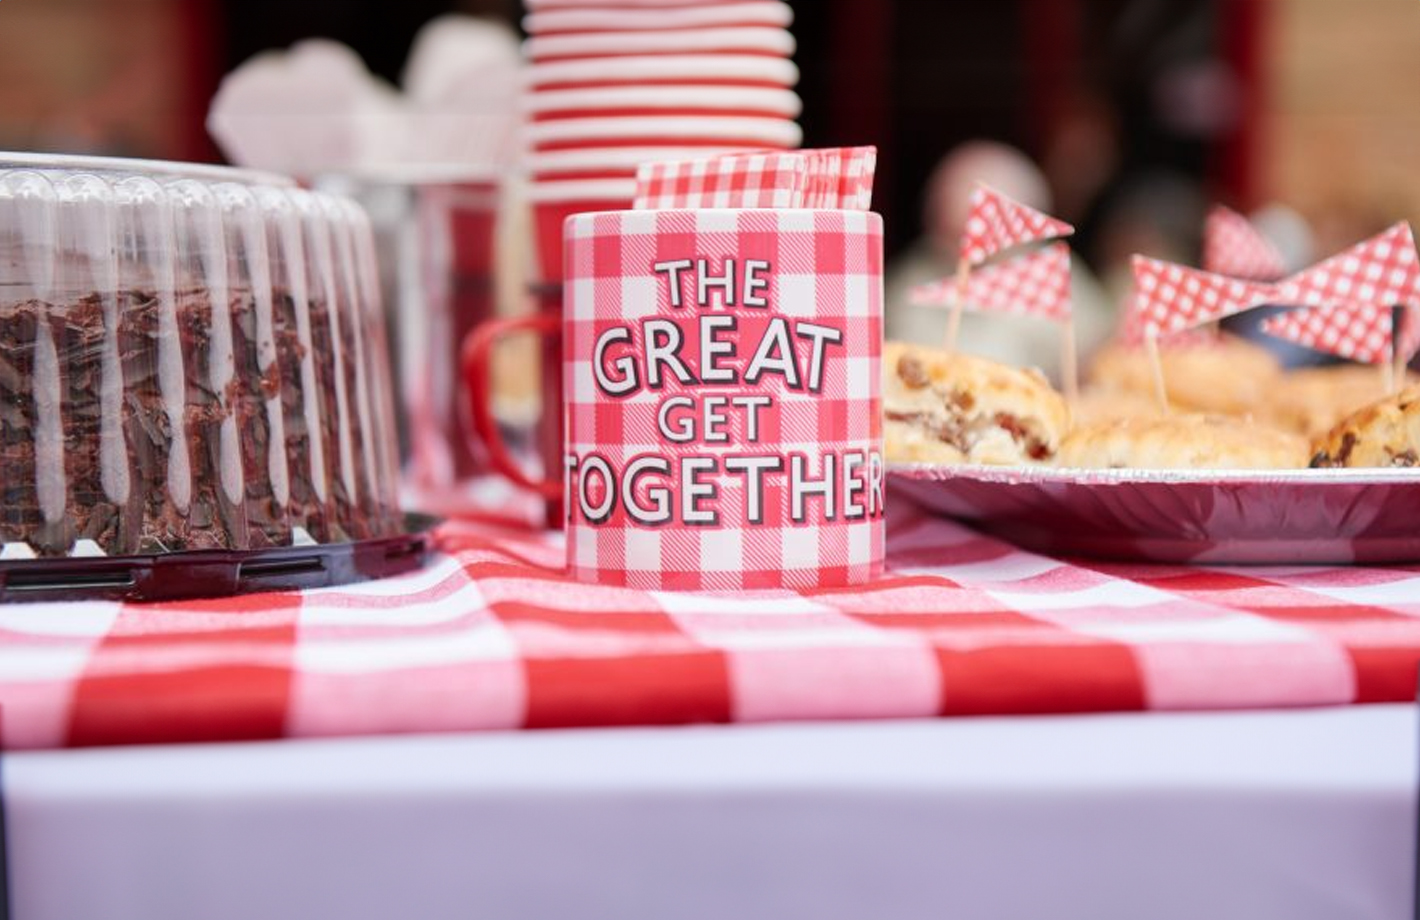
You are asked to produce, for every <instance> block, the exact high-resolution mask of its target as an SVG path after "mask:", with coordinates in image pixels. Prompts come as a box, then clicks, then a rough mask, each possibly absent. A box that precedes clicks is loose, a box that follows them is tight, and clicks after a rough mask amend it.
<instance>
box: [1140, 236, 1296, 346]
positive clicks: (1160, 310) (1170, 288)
mask: <svg viewBox="0 0 1420 920" xmlns="http://www.w3.org/2000/svg"><path fill="white" fill-rule="evenodd" d="M1132 268H1133V272H1134V291H1133V294H1132V296H1131V297H1130V300H1129V308H1128V310H1127V311H1126V313H1125V317H1124V322H1123V327H1122V328H1123V334H1124V336H1125V338H1126V339H1128V340H1130V341H1137V340H1138V339H1139V338H1140V337H1142V336H1145V335H1147V334H1149V332H1151V331H1152V332H1153V333H1154V334H1155V335H1157V336H1158V337H1160V338H1165V337H1168V336H1171V335H1174V334H1176V333H1180V332H1183V331H1184V330H1187V329H1191V328H1194V327H1196V326H1201V325H1203V324H1204V323H1212V322H1217V321H1218V320H1220V319H1222V318H1223V317H1225V316H1232V315H1233V314H1235V313H1241V312H1243V311H1244V310H1250V309H1252V308H1253V307H1260V306H1264V305H1266V304H1269V303H1277V302H1278V301H1277V300H1276V299H1275V298H1276V296H1277V291H1276V289H1275V288H1274V287H1273V286H1272V285H1268V284H1258V283H1254V282H1250V281H1240V280H1238V279H1236V278H1225V277H1223V276H1222V275H1215V274H1213V273H1212V272H1205V271H1202V270H1200V269H1196V268H1188V267H1187V266H1184V265H1178V264H1176V263H1174V262H1165V261H1163V260H1162V259H1151V258H1148V257H1147V256H1139V255H1136V256H1135V257H1134V259H1133V263H1132Z"/></svg>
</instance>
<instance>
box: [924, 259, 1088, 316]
mask: <svg viewBox="0 0 1420 920" xmlns="http://www.w3.org/2000/svg"><path fill="white" fill-rule="evenodd" d="M956 296H957V295H956V279H955V278H943V279H942V280H940V281H932V282H929V283H927V284H922V285H918V286H917V287H915V288H913V289H912V292H911V295H910V298H911V301H912V303H914V304H917V305H919V306H931V307H949V306H951V305H952V304H954V303H955V302H956ZM963 307H964V309H967V310H973V311H978V312H983V313H1011V314H1015V315H1017V316H1037V317H1040V318H1042V319H1048V320H1054V321H1055V322H1060V323H1064V322H1069V321H1070V247H1069V246H1068V245H1066V244H1065V243H1051V244H1049V245H1048V246H1045V247H1043V248H1041V249H1038V250H1035V251H1033V252H1027V253H1024V254H1022V255H1018V256H1015V257H1013V258H1011V259H1008V260H1006V261H1004V262H998V263H995V264H992V265H987V266H985V267H983V268H979V269H977V270H975V271H973V272H971V274H970V275H969V276H968V278H967V283H966V302H965V303H964V305H963Z"/></svg>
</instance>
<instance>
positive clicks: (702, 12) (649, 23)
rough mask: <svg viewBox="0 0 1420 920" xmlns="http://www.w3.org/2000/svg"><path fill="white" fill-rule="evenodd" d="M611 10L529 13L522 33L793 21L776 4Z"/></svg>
mask: <svg viewBox="0 0 1420 920" xmlns="http://www.w3.org/2000/svg"><path fill="white" fill-rule="evenodd" d="M614 6H615V3H614V2H608V3H607V4H606V5H604V6H595V7H580V6H572V7H563V8H560V9H546V10H542V11H540V12H535V13H529V14H528V15H527V16H524V17H523V29H524V31H526V32H527V33H528V34H529V35H561V34H574V33H580V32H623V31H630V30H632V29H706V28H725V27H730V26H778V27H779V28H788V26H789V25H790V24H792V23H793V21H794V11H793V9H792V8H791V7H790V6H789V4H787V3H783V2H780V0H769V2H754V3H716V4H705V5H698V6H684V7H673V6H671V7H644V8H640V9H616V8H613V7H614Z"/></svg>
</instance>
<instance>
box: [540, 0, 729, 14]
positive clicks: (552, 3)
mask: <svg viewBox="0 0 1420 920" xmlns="http://www.w3.org/2000/svg"><path fill="white" fill-rule="evenodd" d="M742 2H743V0H525V2H524V3H523V6H525V7H527V8H528V9H530V10H534V11H541V10H554V9H589V8H600V7H611V8H615V9H627V10H649V9H667V8H671V7H691V6H735V5H739V4H740V3H742Z"/></svg>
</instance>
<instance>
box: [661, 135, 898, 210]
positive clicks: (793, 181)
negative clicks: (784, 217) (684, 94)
mask: <svg viewBox="0 0 1420 920" xmlns="http://www.w3.org/2000/svg"><path fill="white" fill-rule="evenodd" d="M876 165H877V148H876V147H843V148H832V149H823V150H798V151H794V152H792V153H749V154H732V155H727V156H718V157H709V158H704V159H696V160H682V161H675V162H656V163H644V164H642V165H641V166H640V168H639V169H638V170H637V173H636V199H635V202H634V204H633V207H635V208H637V209H641V210H653V209H672V208H827V209H845V210H856V211H866V210H868V209H869V208H870V207H871V206H872V201H873V174H874V171H875V169H876Z"/></svg>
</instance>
